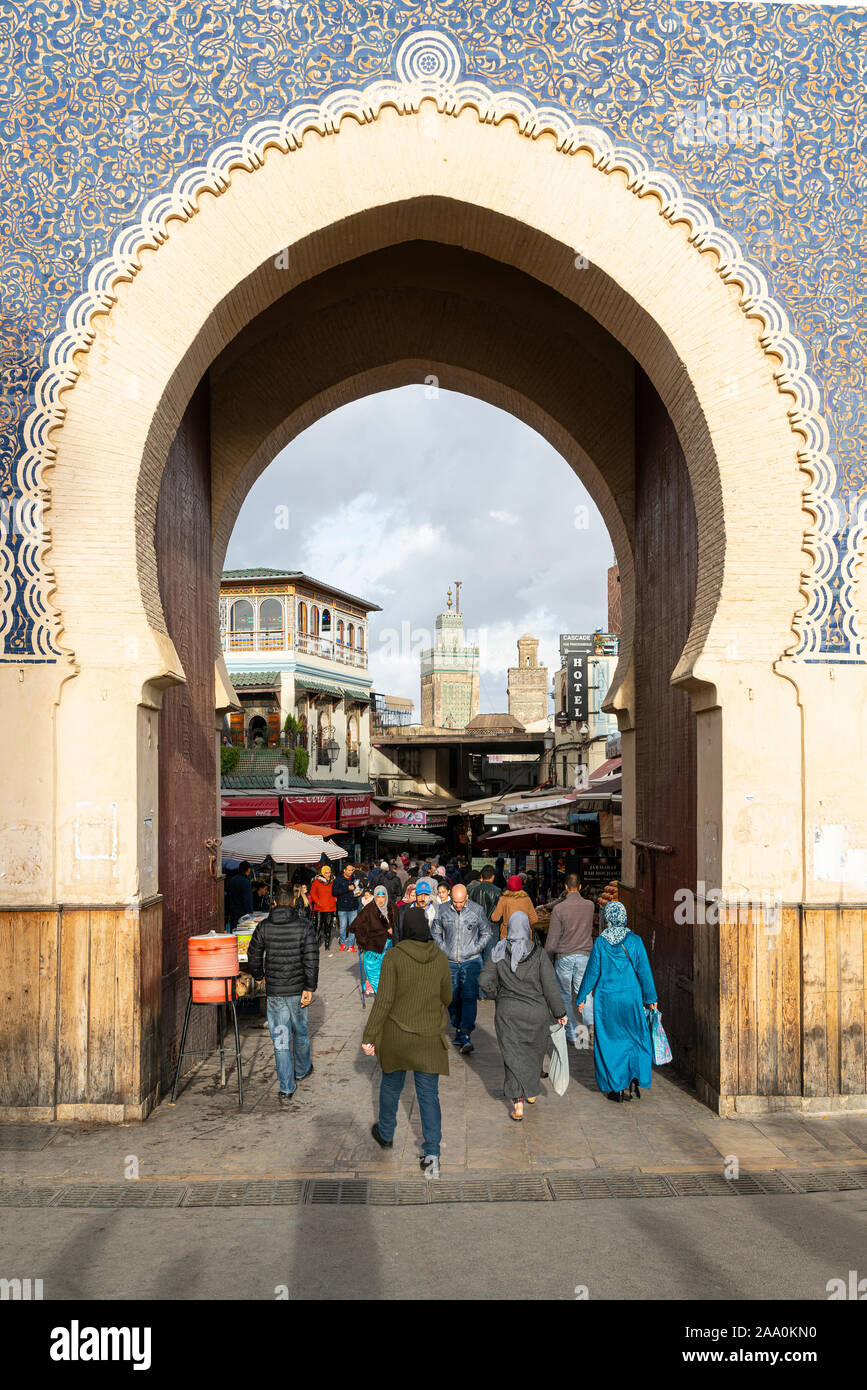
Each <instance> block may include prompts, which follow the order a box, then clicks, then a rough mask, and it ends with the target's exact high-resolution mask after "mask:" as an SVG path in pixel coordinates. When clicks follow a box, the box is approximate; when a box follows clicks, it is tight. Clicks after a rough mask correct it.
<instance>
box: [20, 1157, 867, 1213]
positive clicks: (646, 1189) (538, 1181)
mask: <svg viewBox="0 0 867 1390" xmlns="http://www.w3.org/2000/svg"><path fill="white" fill-rule="evenodd" d="M864 1190H867V1167H862V1166H858V1167H852V1168H839V1169H823V1168H795V1169H786V1170H784V1171H776V1170H769V1171H766V1172H751V1173H742V1174H741V1175H740V1177H739V1178H737V1179H732V1180H727V1179H726V1178H725V1177H724V1176H723V1174H722V1173H720V1172H715V1173H684V1172H681V1171H675V1172H668V1173H600V1172H599V1171H598V1170H596V1171H593V1172H580V1173H549V1174H546V1175H543V1174H541V1173H540V1174H535V1173H519V1174H515V1175H514V1176H510V1177H490V1178H479V1177H465V1178H462V1177H444V1178H440V1179H439V1181H437V1182H431V1183H428V1182H426V1181H425V1180H424V1179H423V1178H406V1179H397V1180H388V1179H383V1178H370V1179H368V1178H311V1179H308V1180H304V1179H302V1178H251V1179H249V1180H245V1179H243V1178H242V1179H238V1180H236V1181H234V1182H230V1181H226V1182H204V1181H203V1182H188V1183H179V1182H168V1181H166V1182H161V1181H159V1180H148V1181H142V1182H125V1183H117V1182H103V1183H69V1184H64V1185H62V1186H61V1185H60V1184H55V1185H54V1186H51V1187H49V1186H43V1187H26V1186H17V1185H15V1186H13V1185H11V1184H6V1185H4V1184H3V1183H0V1207H67V1208H75V1207H77V1208H83V1207H87V1208H115V1209H117V1208H120V1209H125V1210H126V1209H135V1208H143V1207H147V1208H148V1210H151V1211H152V1210H155V1209H157V1208H160V1207H211V1208H218V1207H278V1206H303V1205H305V1204H309V1205H311V1206H388V1207H403V1206H425V1205H428V1204H433V1205H437V1204H444V1203H451V1202H550V1201H551V1200H554V1201H558V1202H575V1201H598V1200H601V1199H604V1200H609V1201H610V1200H612V1199H614V1200H623V1199H629V1198H631V1199H634V1198H636V1197H721V1196H733V1197H750V1196H774V1195H777V1194H779V1195H788V1196H796V1195H801V1194H805V1193H810V1192H853V1191H864Z"/></svg>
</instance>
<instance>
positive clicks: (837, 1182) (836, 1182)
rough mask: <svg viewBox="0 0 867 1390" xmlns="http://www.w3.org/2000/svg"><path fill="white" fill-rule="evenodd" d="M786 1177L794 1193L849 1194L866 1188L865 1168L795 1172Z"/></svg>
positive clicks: (866, 1174)
mask: <svg viewBox="0 0 867 1390" xmlns="http://www.w3.org/2000/svg"><path fill="white" fill-rule="evenodd" d="M786 1177H787V1179H788V1181H789V1182H790V1183H791V1185H792V1187H793V1189H794V1191H795V1192H851V1191H853V1189H857V1188H864V1187H867V1168H850V1169H841V1170H840V1171H839V1172H837V1171H824V1170H823V1171H818V1172H817V1171H814V1172H806V1173H801V1172H798V1171H797V1170H796V1171H795V1172H792V1173H787V1174H786Z"/></svg>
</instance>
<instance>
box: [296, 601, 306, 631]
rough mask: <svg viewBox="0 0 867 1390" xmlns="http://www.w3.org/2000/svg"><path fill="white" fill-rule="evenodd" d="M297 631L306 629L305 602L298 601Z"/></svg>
mask: <svg viewBox="0 0 867 1390" xmlns="http://www.w3.org/2000/svg"><path fill="white" fill-rule="evenodd" d="M298 631H299V632H301V633H305V632H306V631H307V604H306V603H299V605H298Z"/></svg>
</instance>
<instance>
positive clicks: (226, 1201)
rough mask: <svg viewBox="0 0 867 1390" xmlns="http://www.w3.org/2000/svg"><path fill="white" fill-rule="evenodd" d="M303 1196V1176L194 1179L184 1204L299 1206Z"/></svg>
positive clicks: (189, 1205)
mask: <svg viewBox="0 0 867 1390" xmlns="http://www.w3.org/2000/svg"><path fill="white" fill-rule="evenodd" d="M303 1197H304V1182H303V1180H302V1179H301V1178H285V1179H276V1178H262V1179H258V1180H254V1181H252V1182H243V1181H242V1182H195V1183H190V1185H189V1187H187V1188H186V1189H185V1193H184V1199H183V1203H182V1205H183V1206H185V1207H297V1206H298V1205H299V1203H300V1202H301V1201H302V1200H303Z"/></svg>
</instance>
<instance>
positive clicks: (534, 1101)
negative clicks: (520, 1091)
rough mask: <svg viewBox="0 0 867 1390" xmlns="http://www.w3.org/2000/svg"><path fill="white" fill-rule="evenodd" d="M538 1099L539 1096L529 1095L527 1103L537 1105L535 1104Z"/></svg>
mask: <svg viewBox="0 0 867 1390" xmlns="http://www.w3.org/2000/svg"><path fill="white" fill-rule="evenodd" d="M538 1099H539V1097H538V1096H527V1104H528V1105H535V1104H536V1101H537V1100H538Z"/></svg>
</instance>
